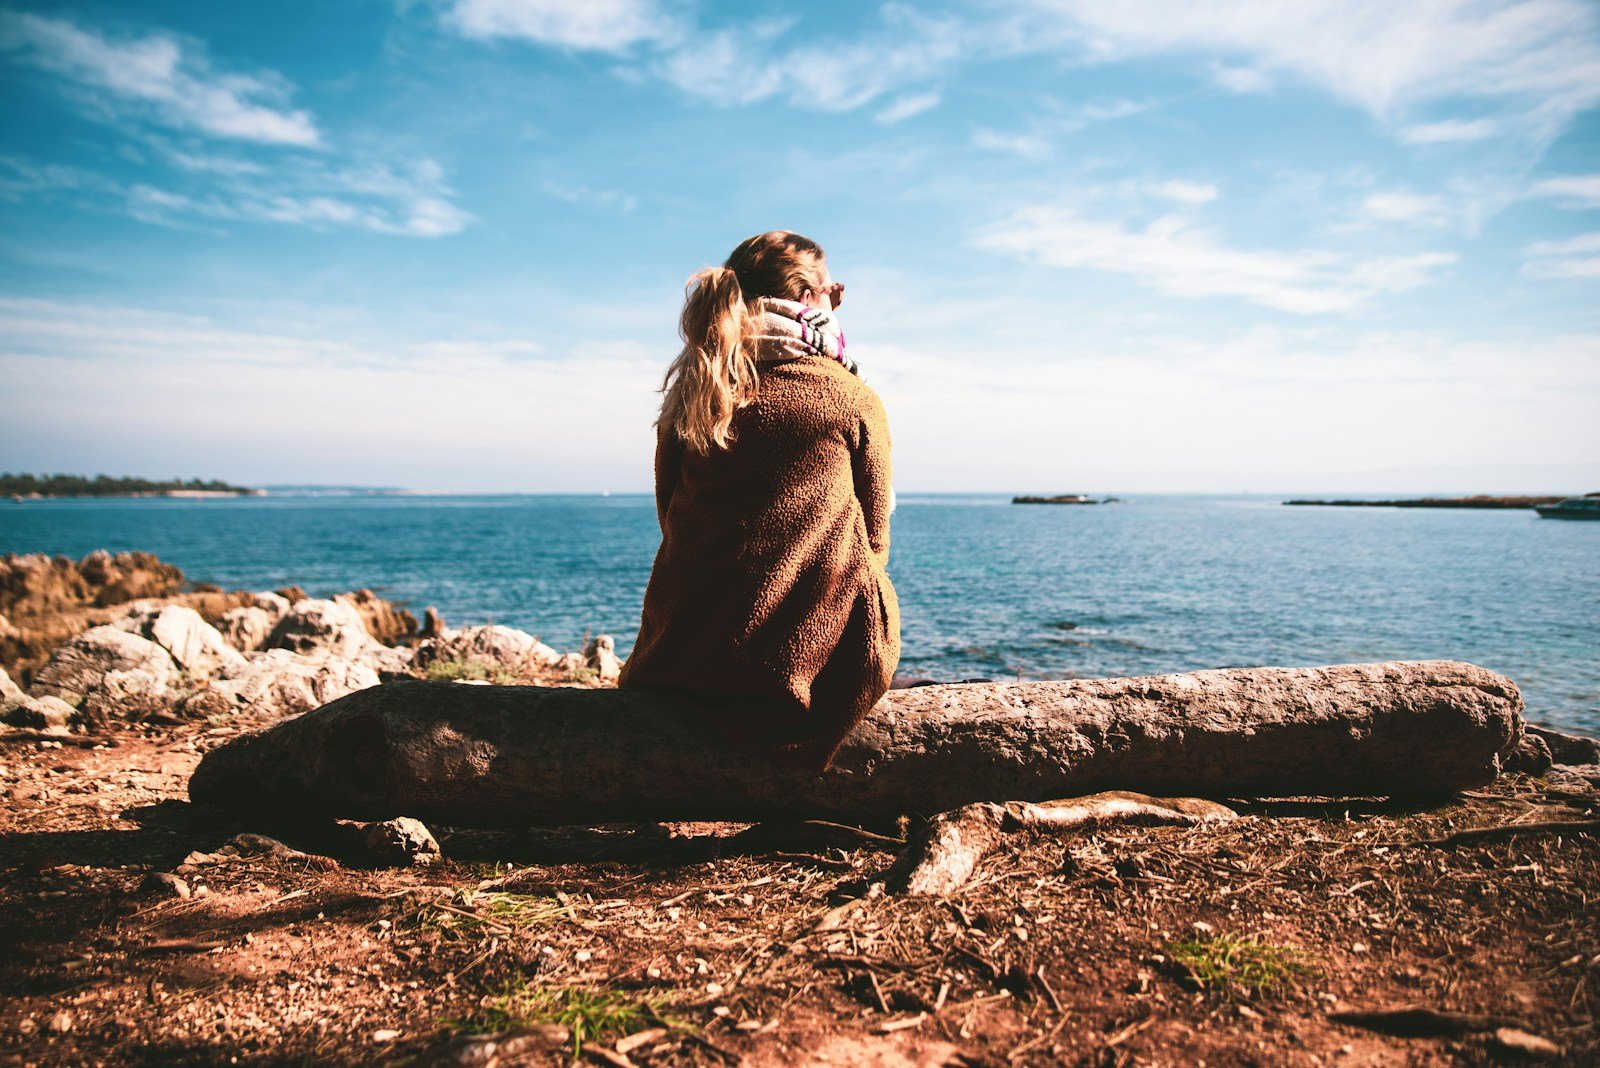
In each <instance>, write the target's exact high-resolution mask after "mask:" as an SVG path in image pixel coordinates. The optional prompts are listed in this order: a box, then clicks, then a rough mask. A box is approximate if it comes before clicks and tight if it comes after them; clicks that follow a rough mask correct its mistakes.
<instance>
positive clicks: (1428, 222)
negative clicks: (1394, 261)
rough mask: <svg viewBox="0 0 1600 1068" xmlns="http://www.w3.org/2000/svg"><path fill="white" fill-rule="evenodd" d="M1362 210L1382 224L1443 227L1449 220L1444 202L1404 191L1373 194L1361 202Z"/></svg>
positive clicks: (1393, 190)
mask: <svg viewBox="0 0 1600 1068" xmlns="http://www.w3.org/2000/svg"><path fill="white" fill-rule="evenodd" d="M1361 210H1362V211H1364V212H1365V213H1366V214H1368V215H1370V216H1371V217H1372V218H1374V219H1377V220H1379V221H1381V222H1403V223H1411V224H1413V225H1416V226H1443V225H1444V224H1445V222H1446V219H1447V213H1446V211H1445V206H1444V202H1443V201H1441V200H1440V199H1439V198H1438V197H1431V196H1423V195H1421V194H1418V193H1412V192H1409V191H1408V190H1404V189H1392V190H1389V191H1387V192H1381V193H1371V194H1368V196H1367V198H1366V199H1365V200H1363V201H1362V202H1361Z"/></svg>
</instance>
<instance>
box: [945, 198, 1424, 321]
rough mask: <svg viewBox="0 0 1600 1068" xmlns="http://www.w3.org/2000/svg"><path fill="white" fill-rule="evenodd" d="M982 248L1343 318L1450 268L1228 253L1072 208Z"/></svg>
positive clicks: (1174, 233)
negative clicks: (1341, 313) (1343, 313)
mask: <svg viewBox="0 0 1600 1068" xmlns="http://www.w3.org/2000/svg"><path fill="white" fill-rule="evenodd" d="M976 243H977V245H978V246H979V247H980V248H984V249H987V250H989V251H991V252H998V253H1002V254H1006V255H1011V256H1016V257H1019V258H1021V259H1025V260H1028V261H1031V262H1035V263H1039V264H1043V265H1045V266H1048V267H1059V268H1077V269H1089V270H1098V271H1107V272H1111V273H1115V274H1124V275H1128V276H1131V277H1133V278H1135V279H1137V280H1138V281H1140V282H1142V283H1143V284H1145V285H1148V286H1152V287H1154V288H1156V289H1159V290H1161V291H1162V292H1165V293H1170V294H1172V295H1174V296H1182V297H1214V296H1230V297H1239V298H1242V299H1244V300H1247V301H1250V302H1251V303H1254V304H1260V305H1263V306H1265V307H1269V308H1276V309H1278V310H1279V311H1286V312H1294V313H1297V314H1318V313H1325V312H1336V311H1344V310H1347V309H1350V308H1353V307H1355V306H1357V305H1359V304H1361V303H1363V302H1365V301H1368V300H1370V299H1372V298H1374V297H1376V296H1378V295H1380V294H1383V293H1395V292H1403V291H1405V290H1408V289H1413V288H1415V287H1417V286H1419V285H1422V284H1424V283H1425V282H1427V281H1429V280H1430V279H1431V278H1432V277H1433V274H1434V272H1435V271H1437V269H1438V268H1441V267H1445V266H1448V265H1449V264H1451V263H1454V262H1455V260H1456V256H1455V255H1454V254H1453V253H1447V252H1428V253H1421V254H1418V255H1412V256H1394V257H1365V258H1359V257H1352V256H1349V255H1345V254H1341V253H1336V252H1331V251H1321V250H1309V251H1289V252H1284V251H1274V250H1248V249H1235V248H1230V247H1228V246H1226V245H1224V244H1223V243H1221V242H1220V241H1219V240H1217V238H1216V237H1215V236H1214V235H1212V234H1211V233H1209V232H1207V231H1205V230H1201V229H1198V228H1196V227H1195V226H1194V225H1193V224H1191V223H1190V222H1188V221H1187V220H1185V219H1183V218H1182V217H1180V216H1176V215H1167V216H1162V217H1161V218H1158V219H1156V220H1154V221H1153V222H1151V223H1150V224H1149V225H1148V226H1146V227H1144V228H1143V229H1133V228H1129V227H1127V226H1125V225H1123V224H1120V223H1115V222H1103V221H1096V220H1092V219H1086V218H1083V217H1081V216H1079V215H1078V214H1076V213H1075V212H1073V211H1072V210H1070V209H1068V208H1060V207H1034V208H1027V209H1024V210H1022V211H1019V212H1016V213H1015V214H1013V215H1012V216H1011V217H1010V218H1008V219H1005V220H1003V221H1001V222H999V223H997V224H995V225H993V226H991V227H989V228H988V229H986V230H984V231H982V232H980V233H979V234H978V235H977V237H976Z"/></svg>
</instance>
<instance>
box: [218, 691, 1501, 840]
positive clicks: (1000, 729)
mask: <svg viewBox="0 0 1600 1068" xmlns="http://www.w3.org/2000/svg"><path fill="white" fill-rule="evenodd" d="M1521 712H1522V698H1521V695H1520V694H1519V693H1518V692H1517V687H1516V685H1515V684H1514V683H1512V682H1511V681H1510V680H1509V679H1507V678H1505V677H1504V676H1501V675H1497V674H1495V673H1494V672H1491V671H1487V670H1485V669H1483V668H1480V667H1476V666H1474V665H1471V664H1463V663H1458V662H1455V661H1447V660H1426V661H1413V662H1400V663H1383V664H1345V665H1339V666H1335V667H1319V668H1241V669H1231V670H1223V671H1199V672H1194V673H1193V674H1187V675H1160V676H1151V677H1145V678H1128V679H1075V680H1070V681H1061V682H1017V683H1006V682H995V683H975V684H965V685H962V684H958V685H933V686H921V687H916V688H912V689H904V690H890V691H889V692H888V693H887V694H886V695H885V696H884V698H883V699H882V700H881V701H879V702H878V704H877V705H875V706H874V707H873V709H872V710H871V711H870V712H869V713H868V714H867V716H866V718H865V719H864V720H863V721H862V722H861V723H860V724H858V725H857V727H856V728H855V730H854V731H853V732H852V733H851V734H850V735H849V736H848V737H847V738H846V739H845V740H844V743H843V745H841V747H840V748H839V751H838V753H837V754H836V756H835V758H834V761H833V764H832V765H831V767H829V768H828V769H827V770H826V771H823V772H821V773H818V772H816V771H813V770H811V769H809V768H805V767H794V766H787V765H785V764H784V763H782V762H781V761H780V760H779V759H778V755H777V754H774V755H772V756H770V757H764V756H761V755H757V754H752V753H749V752H746V751H743V750H741V749H739V748H737V747H735V746H734V745H733V744H732V743H731V742H730V741H729V740H728V739H727V738H725V737H723V736H722V735H720V734H719V733H718V732H716V731H715V730H713V729H712V728H711V727H710V726H709V725H708V724H707V723H706V722H705V721H703V720H701V719H700V718H699V717H698V716H697V715H696V713H695V710H694V708H693V706H691V705H688V704H685V703H683V702H681V701H679V700H677V699H675V698H674V697H673V696H672V695H671V694H669V693H666V692H662V691H659V690H654V689H647V688H638V687H626V688H622V689H610V688H607V689H587V688H574V687H562V686H554V687H543V686H456V685H452V684H450V683H442V682H423V681H404V682H392V683H389V684H387V685H385V686H380V687H376V688H373V689H368V690H363V691H360V692H358V693H353V694H351V695H349V696H348V697H345V698H344V699H342V700H340V701H337V702H335V703H334V704H331V705H328V706H327V707H325V708H321V709H318V710H317V711H315V712H312V713H310V714H308V715H304V716H300V717H298V718H297V719H292V720H288V721H286V722H283V723H280V724H278V725H276V726H274V727H272V728H270V729H268V730H266V731H263V732H261V733H259V734H254V735H247V736H243V737H240V738H236V739H233V740H232V741H229V742H227V743H225V744H223V745H221V746H219V747H218V748H216V749H213V750H211V751H210V752H208V753H207V754H206V755H205V756H204V758H203V759H202V760H201V762H200V766H199V767H198V768H197V769H196V771H195V773H194V776H193V778H191V780H190V782H189V794H190V797H191V798H192V799H193V800H195V801H196V802H205V803H213V804H219V805H225V806H228V807H231V808H234V809H236V810H238V811H241V812H247V813H251V814H255V815H259V816H273V817H281V816H283V815H285V814H286V813H288V812H296V813H299V814H302V815H306V816H314V817H319V818H326V817H333V818H345V819H355V820H384V819H392V818H394V817H396V816H411V817H413V818H417V819H423V820H426V821H428V822H429V823H434V824H444V825H447V826H455V827H508V826H511V827H514V826H529V825H533V826H540V825H543V826H553V825H559V824H563V823H581V824H593V823H603V822H610V821H619V820H738V821H758V820H769V819H832V820H838V819H848V820H855V821H860V820H865V819H879V818H886V819H893V818H896V817H898V816H900V815H903V814H905V813H918V812H920V813H925V814H932V813H937V812H943V811H947V810H951V809H956V808H958V807H960V806H962V805H967V804H971V803H973V802H979V801H1002V802H1004V801H1034V802H1045V801H1052V800H1057V799H1060V798H1067V797H1074V796H1077V795H1081V794H1086V793H1091V792H1094V791H1105V790H1124V791H1126V790H1136V791H1143V792H1148V793H1152V794H1156V795H1158V796H1160V797H1181V796H1185V795H1190V796H1199V797H1207V796H1209V797H1224V798H1226V797H1251V796H1256V797H1298V796H1305V795H1312V794H1315V795H1324V796H1374V795H1387V796H1414V797H1415V796H1422V797H1439V796H1442V795H1448V794H1450V793H1452V792H1454V791H1458V790H1462V789H1467V788H1470V787H1475V786H1481V785H1483V784H1485V783H1488V782H1491V781H1493V779H1494V778H1495V776H1496V775H1498V774H1499V773H1500V770H1501V767H1502V760H1503V759H1504V758H1505V757H1506V756H1507V755H1508V754H1510V753H1511V752H1512V751H1513V750H1514V749H1515V748H1516V746H1517V743H1518V742H1519V741H1520V739H1521V737H1522V717H1521ZM751 714H752V715H760V714H762V713H761V710H760V709H759V707H754V706H753V707H752V709H751Z"/></svg>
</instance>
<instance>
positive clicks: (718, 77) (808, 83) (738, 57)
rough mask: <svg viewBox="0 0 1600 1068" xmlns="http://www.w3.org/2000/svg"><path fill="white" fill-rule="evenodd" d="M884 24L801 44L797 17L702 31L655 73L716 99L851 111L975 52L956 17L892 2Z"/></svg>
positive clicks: (687, 39)
mask: <svg viewBox="0 0 1600 1068" xmlns="http://www.w3.org/2000/svg"><path fill="white" fill-rule="evenodd" d="M881 22H882V25H881V26H880V27H878V28H876V29H875V30H873V31H871V32H868V33H865V34H861V35H858V36H857V37H855V38H852V39H848V40H837V41H817V42H815V43H805V44H801V45H799V46H797V47H795V46H791V42H793V41H794V40H796V39H800V40H807V41H809V38H807V37H806V36H805V35H796V34H791V33H788V32H786V31H788V30H789V29H790V28H791V27H792V26H793V25H794V19H792V18H791V19H783V20H776V21H765V22H751V23H744V24H740V25H738V26H736V27H733V28H726V29H720V30H714V31H710V30H701V31H697V32H695V33H693V34H692V35H690V36H688V37H685V38H684V39H683V40H682V41H680V42H677V43H676V44H675V45H674V47H673V48H672V49H671V50H670V51H669V52H668V53H667V54H666V55H664V56H663V57H662V58H661V59H660V61H659V62H657V64H656V66H655V71H656V73H657V74H658V75H659V76H661V77H662V78H664V79H665V80H666V81H668V82H670V83H671V84H673V85H675V86H677V87H678V88H679V89H680V90H682V91H683V92H685V93H688V94H689V95H691V96H694V97H698V98H700V99H703V100H706V101H708V102H710V103H714V104H721V105H737V104H750V103H754V102H756V101H759V100H765V99H768V98H770V97H774V96H783V97H786V98H787V99H788V100H789V102H790V103H791V104H793V105H794V106H795V107H800V108H808V109H813V110H819V111H850V110H853V109H855V108H859V107H861V106H863V105H865V104H869V103H872V102H873V101H875V100H878V99H880V98H882V97H884V96H886V95H888V94H890V93H892V92H896V91H899V90H901V89H903V88H905V87H907V86H910V85H913V84H915V83H916V82H919V81H924V82H925V81H926V79H928V78H931V77H933V76H935V75H937V74H938V73H939V72H941V71H943V70H945V69H946V68H948V67H949V66H951V65H953V64H954V63H956V62H957V61H959V60H963V59H968V58H971V57H972V55H973V41H972V40H971V39H970V38H968V37H967V36H966V35H965V34H964V30H965V27H964V26H963V25H962V24H961V23H958V22H957V21H955V20H954V19H950V18H946V17H942V16H933V15H927V14H924V13H922V12H920V11H918V10H917V9H915V8H911V7H906V6H903V5H899V4H890V5H887V6H886V7H884V8H883V10H882V12H881ZM930 106H931V105H930Z"/></svg>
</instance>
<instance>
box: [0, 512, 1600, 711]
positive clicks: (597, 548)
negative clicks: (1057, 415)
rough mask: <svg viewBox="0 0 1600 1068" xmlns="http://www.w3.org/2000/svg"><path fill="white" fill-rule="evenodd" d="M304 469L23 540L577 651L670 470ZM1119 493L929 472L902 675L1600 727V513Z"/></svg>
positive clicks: (25, 533)
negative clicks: (587, 473) (1472, 687)
mask: <svg viewBox="0 0 1600 1068" xmlns="http://www.w3.org/2000/svg"><path fill="white" fill-rule="evenodd" d="M296 488H298V489H302V490H305V492H300V493H290V492H278V493H269V495H268V496H264V497H241V498H232V499H210V500H185V499H162V498H143V499H127V498H51V499H39V500H29V501H26V502H24V503H22V504H20V505H10V506H3V507H0V551H4V552H19V553H23V552H44V553H49V554H64V555H67V556H70V557H73V558H78V557H81V556H82V555H83V554H84V553H87V552H90V551H92V550H94V549H98V548H105V549H108V550H110V551H113V552H118V551H124V550H143V551H146V552H152V553H155V554H156V555H158V556H159V557H161V558H162V559H164V560H167V561H169V562H171V563H173V564H176V565H177V566H178V567H180V568H182V569H183V571H184V573H185V575H186V576H187V578H188V579H189V580H190V581H192V582H197V583H201V582H204V583H213V584H215V585H218V586H221V587H223V588H226V589H234V588H243V589H273V588H279V587H283V586H288V585H298V586H300V587H302V588H304V589H306V590H307V591H308V592H309V593H311V594H313V595H329V594H332V593H337V592H341V591H343V590H348V589H355V588H360V587H367V588H370V589H373V590H374V591H375V592H378V593H379V594H381V595H383V596H385V597H388V598H390V599H392V600H394V601H395V602H396V603H397V604H399V605H401V606H403V607H407V608H409V609H410V610H412V611H413V612H415V613H416V614H417V615H418V616H419V617H420V615H421V613H422V611H423V610H424V609H425V608H426V607H428V606H430V605H431V606H434V607H437V608H438V609H439V610H440V612H441V613H442V614H443V615H444V618H445V620H446V622H447V623H448V624H449V625H451V626H461V625H465V624H473V623H491V622H492V623H503V624H506V625H509V626H514V627H518V628H521V629H523V630H527V631H529V632H531V633H534V634H537V635H539V636H540V637H541V638H542V639H543V640H545V641H546V642H548V643H550V644H551V645H554V646H556V647H558V648H562V649H569V648H577V647H578V646H580V645H581V643H582V642H583V640H584V638H585V637H586V636H587V635H591V634H597V633H608V634H611V635H613V636H614V637H615V638H616V640H617V645H618V652H619V654H621V655H626V654H627V652H628V650H629V648H630V647H631V645H632V642H633V638H634V634H635V631H636V629H637V626H638V613H639V606H640V603H641V602H642V599H643V594H644V589H645V584H646V582H647V581H648V579H649V574H650V565H651V562H652V560H653V558H654V554H655V549H656V546H657V544H658V542H659V531H658V529H657V526H656V517H655V510H654V506H653V498H652V495H651V494H649V493H638V492H631V493H630V492H616V493H609V494H608V493H603V492H596V493H588V494H571V493H497V494H476V493H439V492H431V493H428V492H414V491H400V490H393V489H388V488H386V490H387V491H386V492H381V493H380V492H365V491H370V490H371V489H374V488H372V487H296ZM329 490H346V491H351V492H344V493H338V492H328V491H329ZM318 491H321V492H318ZM357 491H363V492H357ZM1051 492H1055V491H1051ZM1085 492H1092V491H1089V490H1085ZM1094 495H1098V494H1094ZM1116 495H1117V496H1119V497H1121V498H1122V499H1121V500H1120V501H1119V503H1116V504H1109V505H1096V506H1092V507H1082V506H1056V507H1046V506H1018V505H1013V504H1011V494H1000V493H959V492H946V493H919V492H914V491H903V492H902V493H901V494H900V495H899V504H898V510H897V511H896V513H895V516H894V519H893V522H892V525H891V537H892V544H891V553H890V563H889V573H890V576H891V578H892V579H893V581H894V583H895V586H896V589H897V591H898V593H899V596H900V600H901V605H902V611H903V628H902V630H903V655H902V658H901V665H900V670H901V672H902V673H904V674H909V675H920V676H928V677H933V678H939V679H959V678H972V677H985V678H995V679H1058V678H1080V677H1100V676H1111V675H1145V674H1162V673H1168V672H1177V671H1192V670H1199V669H1204V668H1221V667H1250V666H1267V665H1281V666H1305V665H1314V664H1332V663H1349V662H1358V661H1377V660H1401V659H1405V660H1412V659H1435V658H1441V659H1459V660H1467V661H1471V662H1473V663H1477V664H1480V665H1482V666H1484V667H1487V668H1490V669H1492V670H1495V671H1498V672H1501V673H1503V674H1505V675H1507V676H1509V677H1510V678H1512V679H1513V680H1514V681H1516V682H1517V684H1518V685H1519V686H1520V687H1521V688H1522V690H1523V694H1524V697H1525V699H1526V701H1527V705H1528V713H1527V714H1528V717H1529V718H1530V719H1533V720H1536V721H1540V722H1545V723H1549V724H1551V725H1553V726H1557V727H1561V728H1563V729H1569V730H1579V731H1583V732H1585V733H1589V734H1600V657H1597V655H1596V650H1597V649H1600V567H1597V566H1596V565H1600V527H1597V526H1596V525H1593V524H1584V523H1562V522H1556V521H1550V520H1542V519H1540V518H1539V517H1538V516H1537V515H1536V514H1535V513H1533V512H1532V511H1529V510H1504V511H1500V510H1495V511H1477V510H1434V509H1387V508H1297V507H1284V506H1282V505H1281V500H1283V499H1288V497H1290V496H1294V495H1291V494H1265V493H1251V494H1232V495H1226V494H1136V493H1129V494H1127V495H1126V496H1123V495H1122V494H1116ZM1299 495H1304V494H1299ZM1339 496H1341V497H1357V496H1360V495H1357V494H1350V493H1341V494H1339ZM1372 496H1374V497H1379V496H1389V497H1392V496H1397V495H1393V494H1391V495H1378V494H1374V495H1372Z"/></svg>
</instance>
